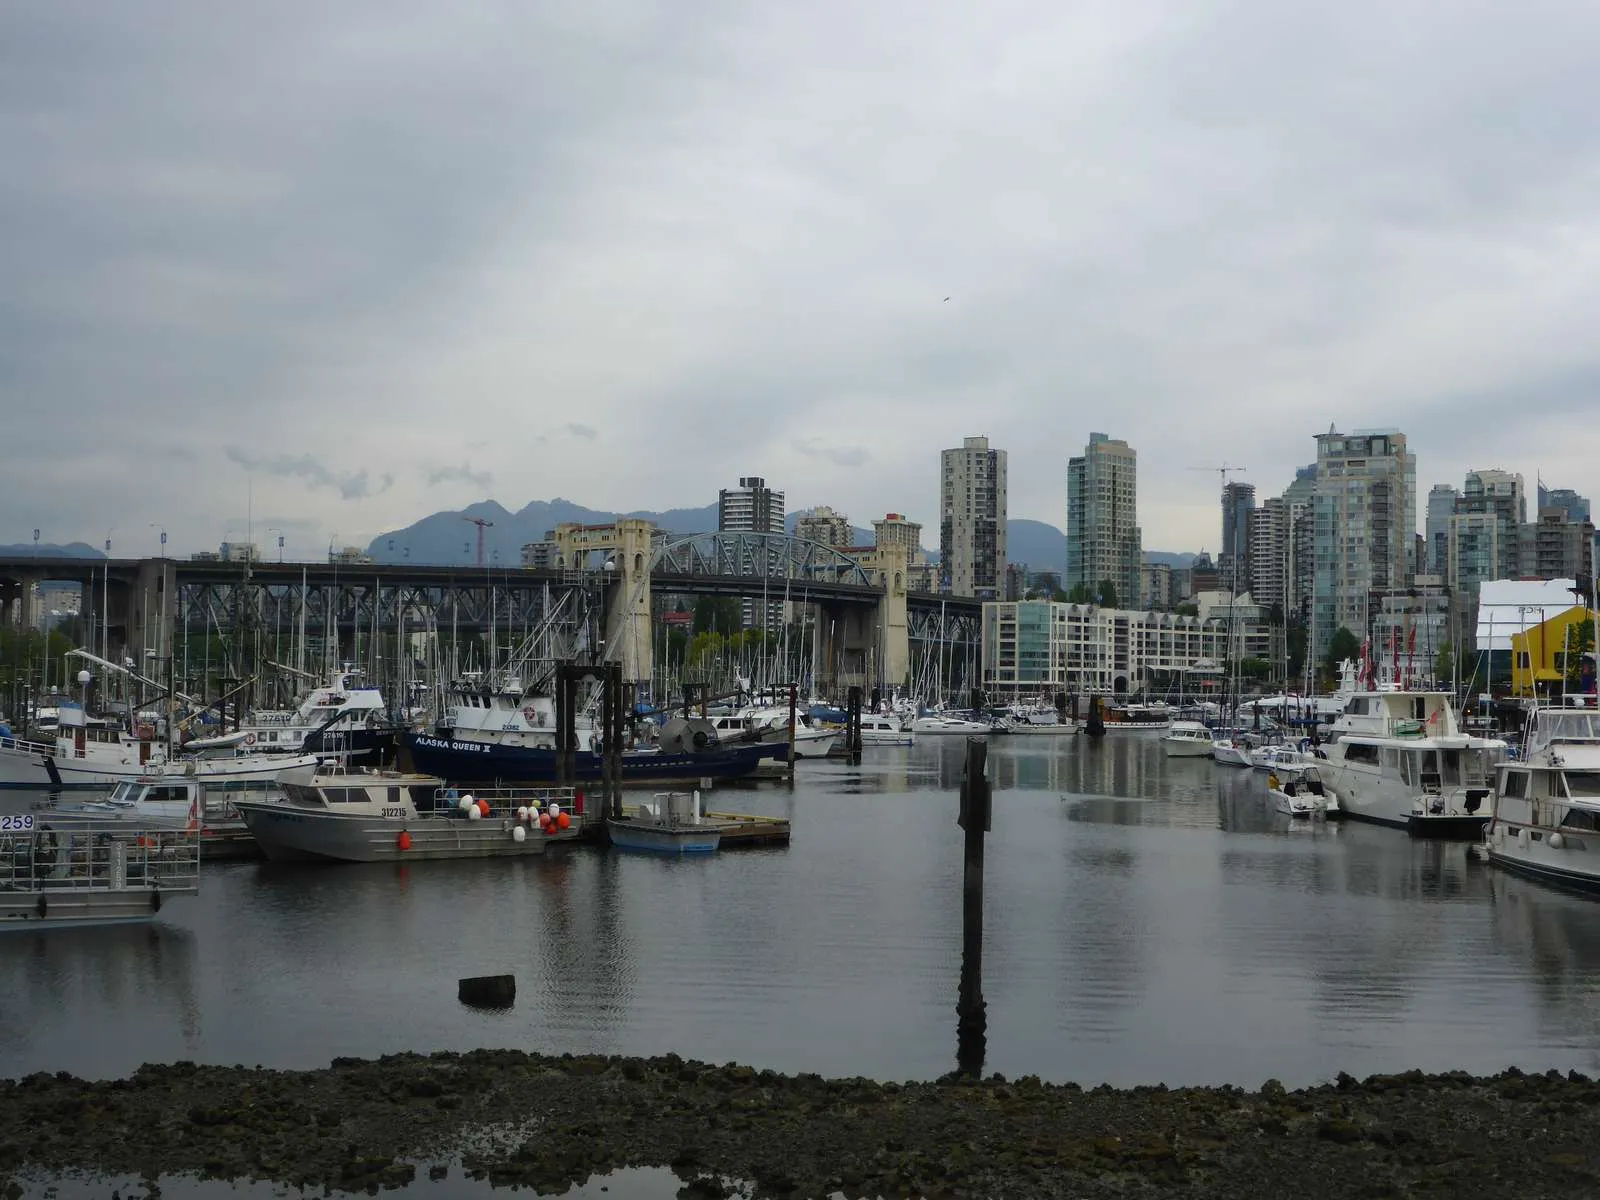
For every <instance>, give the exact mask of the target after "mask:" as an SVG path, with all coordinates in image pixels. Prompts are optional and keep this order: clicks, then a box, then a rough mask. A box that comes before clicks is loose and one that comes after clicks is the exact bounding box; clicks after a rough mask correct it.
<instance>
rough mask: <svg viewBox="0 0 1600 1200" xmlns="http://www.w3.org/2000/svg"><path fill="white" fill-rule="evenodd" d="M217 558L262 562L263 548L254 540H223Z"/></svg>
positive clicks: (225, 560)
mask: <svg viewBox="0 0 1600 1200" xmlns="http://www.w3.org/2000/svg"><path fill="white" fill-rule="evenodd" d="M217 558H218V559H219V560H220V561H222V562H237V563H242V562H251V563H254V562H260V561H261V548H260V547H259V546H257V545H256V544H255V543H254V542H223V543H222V545H221V547H219V549H218V551H217Z"/></svg>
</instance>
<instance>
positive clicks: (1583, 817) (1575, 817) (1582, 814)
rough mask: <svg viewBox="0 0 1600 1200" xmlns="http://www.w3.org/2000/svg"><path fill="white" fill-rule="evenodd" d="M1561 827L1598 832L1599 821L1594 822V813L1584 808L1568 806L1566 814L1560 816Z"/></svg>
mask: <svg viewBox="0 0 1600 1200" xmlns="http://www.w3.org/2000/svg"><path fill="white" fill-rule="evenodd" d="M1561 828H1563V829H1582V830H1584V831H1586V832H1588V833H1600V822H1596V820H1595V814H1594V813H1592V812H1590V811H1589V810H1588V809H1586V808H1569V809H1567V815H1566V816H1564V817H1562V818H1561Z"/></svg>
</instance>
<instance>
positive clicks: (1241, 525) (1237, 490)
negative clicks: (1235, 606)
mask: <svg viewBox="0 0 1600 1200" xmlns="http://www.w3.org/2000/svg"><path fill="white" fill-rule="evenodd" d="M1255 508H1256V485H1255V484H1253V483H1225V484H1223V485H1222V552H1221V555H1220V556H1219V559H1218V562H1217V566H1218V567H1219V568H1220V569H1221V571H1222V579H1223V586H1225V587H1227V588H1228V589H1229V590H1230V591H1236V592H1238V591H1244V590H1245V589H1246V588H1248V587H1249V586H1250V514H1251V513H1253V512H1254V511H1255Z"/></svg>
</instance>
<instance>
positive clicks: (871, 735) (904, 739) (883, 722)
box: [861, 713, 917, 746]
mask: <svg viewBox="0 0 1600 1200" xmlns="http://www.w3.org/2000/svg"><path fill="white" fill-rule="evenodd" d="M916 740H917V735H916V734H915V733H913V732H912V731H911V725H910V723H909V722H907V721H906V720H905V719H904V718H903V717H900V716H891V715H889V714H887V713H862V714H861V744H862V745H863V746H911V745H915V744H916Z"/></svg>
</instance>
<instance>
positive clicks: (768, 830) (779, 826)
mask: <svg viewBox="0 0 1600 1200" xmlns="http://www.w3.org/2000/svg"><path fill="white" fill-rule="evenodd" d="M705 822H706V823H707V824H708V825H715V826H717V828H719V829H720V830H721V831H722V848H723V849H724V850H733V849H737V848H739V847H741V846H787V845H788V844H789V822H788V821H786V820H785V819H784V818H782V817H759V816H752V815H750V814H748V813H725V812H708V813H706V814H705Z"/></svg>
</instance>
